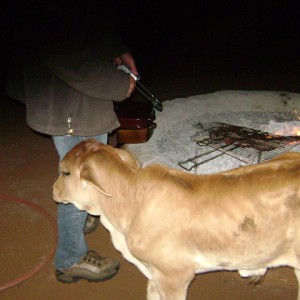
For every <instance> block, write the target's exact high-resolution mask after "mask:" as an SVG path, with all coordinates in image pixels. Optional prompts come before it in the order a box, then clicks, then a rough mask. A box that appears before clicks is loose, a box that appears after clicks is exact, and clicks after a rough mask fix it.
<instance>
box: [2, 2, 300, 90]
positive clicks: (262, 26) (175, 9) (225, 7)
mask: <svg viewBox="0 0 300 300" xmlns="http://www.w3.org/2000/svg"><path fill="white" fill-rule="evenodd" d="M45 1H47V0H45ZM35 2H38V1H30V0H28V1H15V0H12V1H2V2H1V6H2V8H1V7H0V11H1V14H2V17H1V23H2V26H1V27H2V34H3V36H2V41H3V43H2V55H1V57H2V72H1V76H2V80H1V82H2V83H3V82H4V78H5V72H6V67H7V62H8V59H9V49H10V43H11V30H12V28H13V26H14V24H15V22H18V17H19V16H20V14H22V11H23V10H24V8H25V9H26V7H27V8H28V7H32V6H33V7H34V5H35V4H34V3H35ZM98 2H99V3H101V1H98ZM298 6H299V5H298V1H291V0H285V1H276V0H274V1H270V0H268V1H264V0H261V1H256V0H254V1H244V0H241V1H222V0H219V1H216V0H211V1H208V0H199V1H148V0H143V1H136V0H134V1H125V0H116V1H115V12H116V14H115V16H116V25H117V27H118V29H119V31H120V33H121V35H122V36H123V38H124V40H125V41H126V43H127V44H128V45H129V47H130V48H131V49H132V51H133V53H134V56H135V58H136V61H137V65H138V68H139V71H140V73H141V74H142V78H143V79H144V83H145V82H146V83H149V84H150V87H154V88H155V89H157V90H159V91H160V92H162V93H164V89H162V88H160V87H159V86H158V83H160V84H161V83H165V85H166V87H165V88H168V89H170V88H171V86H172V82H173V84H174V85H178V82H184V81H186V82H187V81H189V82H190V81H191V80H193V81H194V82H196V81H198V82H199V85H198V87H199V89H197V87H196V83H195V84H194V85H193V87H191V83H189V84H190V85H189V86H186V87H185V86H183V89H185V88H186V89H187V90H188V89H189V88H192V91H191V92H189V91H186V92H184V91H183V92H182V93H181V94H180V93H178V94H176V95H174V96H177V95H178V96H181V95H182V96H187V95H188V94H189V93H201V92H206V91H212V90H218V89H263V90H264V89H265V90H288V91H291V92H298V91H299V90H300V84H299V82H298V78H299V74H300V72H299V67H300V56H299V53H300V52H299V50H300V46H299V29H300V26H299V24H300V22H299V19H300V17H299V10H298ZM99 7H101V4H99ZM180 80H182V81H180Z"/></svg>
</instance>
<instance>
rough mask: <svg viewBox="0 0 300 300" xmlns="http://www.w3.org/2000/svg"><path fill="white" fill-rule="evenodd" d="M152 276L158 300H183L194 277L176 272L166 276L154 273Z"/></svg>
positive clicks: (187, 273)
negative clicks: (158, 296)
mask: <svg viewBox="0 0 300 300" xmlns="http://www.w3.org/2000/svg"><path fill="white" fill-rule="evenodd" d="M153 275H154V281H155V283H156V287H157V290H158V293H159V295H160V298H158V299H160V300H185V299H186V296H187V290H188V287H189V284H190V283H191V281H192V279H193V277H194V273H191V272H178V271H177V272H172V273H169V272H168V273H167V274H163V273H160V272H154V274H153ZM151 288H153V285H152V284H151ZM149 299H151V298H149Z"/></svg>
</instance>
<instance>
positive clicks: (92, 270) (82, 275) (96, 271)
mask: <svg viewBox="0 0 300 300" xmlns="http://www.w3.org/2000/svg"><path fill="white" fill-rule="evenodd" d="M118 270H119V262H118V261H116V260H114V259H110V258H105V257H102V256H100V255H98V254H97V253H96V252H95V251H91V250H90V251H88V252H87V253H86V255H85V256H83V257H82V258H81V259H80V260H79V262H77V263H76V264H74V265H73V266H72V267H70V268H68V269H65V270H56V278H57V280H58V281H61V282H63V283H72V282H76V281H78V280H80V279H86V280H88V281H90V282H99V281H104V280H107V279H110V278H112V277H113V276H114V275H115V274H116V273H117V272H118Z"/></svg>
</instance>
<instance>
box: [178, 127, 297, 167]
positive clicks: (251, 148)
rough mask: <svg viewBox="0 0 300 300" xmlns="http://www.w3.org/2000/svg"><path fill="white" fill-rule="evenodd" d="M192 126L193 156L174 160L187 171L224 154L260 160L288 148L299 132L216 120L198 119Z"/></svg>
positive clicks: (239, 158) (242, 158)
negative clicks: (283, 133)
mask: <svg viewBox="0 0 300 300" xmlns="http://www.w3.org/2000/svg"><path fill="white" fill-rule="evenodd" d="M195 128H196V129H197V130H199V131H198V132H197V133H196V134H195V135H194V136H193V137H192V141H194V142H195V144H196V153H195V156H194V157H191V158H188V159H186V160H182V161H179V162H178V164H179V166H180V167H182V168H183V169H185V170H187V171H191V170H192V169H194V168H196V167H198V166H199V165H202V164H204V163H206V162H209V161H211V160H213V159H215V158H217V157H220V156H222V155H224V154H226V155H229V156H231V157H233V158H235V159H237V160H240V161H242V162H244V163H246V164H255V163H259V162H263V161H266V160H269V159H271V158H274V157H276V156H278V155H279V154H281V153H284V152H287V151H290V150H291V149H292V148H293V147H295V146H296V145H297V144H298V143H299V142H300V136H281V135H274V134H270V133H268V132H262V131H259V130H255V129H252V128H247V127H241V126H236V125H231V124H226V123H219V122H213V123H198V124H197V125H195ZM200 150H201V153H199V152H200Z"/></svg>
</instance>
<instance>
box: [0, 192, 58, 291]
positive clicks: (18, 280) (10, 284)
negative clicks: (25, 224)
mask: <svg viewBox="0 0 300 300" xmlns="http://www.w3.org/2000/svg"><path fill="white" fill-rule="evenodd" d="M0 199H3V200H8V201H11V202H17V203H19V204H25V205H27V206H29V207H31V208H32V209H34V210H36V211H38V212H39V213H40V214H42V215H43V216H44V217H45V218H46V219H47V220H48V222H49V223H50V225H51V226H52V229H53V236H54V239H55V243H54V246H53V248H52V249H51V251H50V252H49V254H48V255H47V256H46V258H45V259H44V260H43V261H42V262H40V263H39V264H37V265H36V266H35V267H34V268H32V269H31V270H29V271H28V272H27V273H25V274H23V275H22V276H20V277H19V278H16V279H14V280H12V281H9V282H7V283H5V284H4V285H2V286H0V292H1V291H4V290H6V289H8V288H11V287H13V286H15V285H17V284H19V283H21V282H23V281H25V280H26V279H28V278H29V277H31V276H33V275H34V274H35V273H37V272H38V271H39V270H40V269H42V268H43V267H44V266H45V265H46V264H47V263H48V262H49V260H50V259H51V258H52V257H53V255H54V252H55V249H56V243H57V226H56V221H55V220H54V219H53V218H52V217H51V216H50V215H49V214H48V213H47V212H46V211H45V210H44V209H43V208H41V207H40V206H38V205H36V204H33V203H31V202H29V201H26V200H23V199H19V198H15V197H10V196H6V195H1V194H0Z"/></svg>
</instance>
